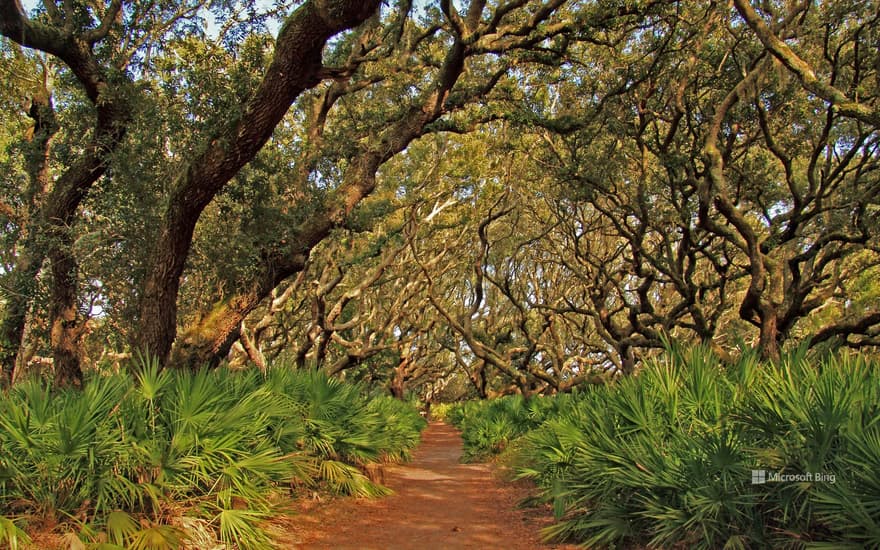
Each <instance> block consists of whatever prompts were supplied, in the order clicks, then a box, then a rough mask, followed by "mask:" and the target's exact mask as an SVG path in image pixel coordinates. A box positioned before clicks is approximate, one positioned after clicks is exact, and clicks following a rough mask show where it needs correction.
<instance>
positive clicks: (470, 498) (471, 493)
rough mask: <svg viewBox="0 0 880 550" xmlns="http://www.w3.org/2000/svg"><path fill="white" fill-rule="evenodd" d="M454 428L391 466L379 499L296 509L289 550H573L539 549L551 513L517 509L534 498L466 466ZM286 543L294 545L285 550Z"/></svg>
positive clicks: (484, 468)
mask: <svg viewBox="0 0 880 550" xmlns="http://www.w3.org/2000/svg"><path fill="white" fill-rule="evenodd" d="M461 452H462V443H461V438H460V437H459V435H458V432H457V431H456V430H455V428H453V427H451V426H448V425H446V424H443V423H433V424H431V425H430V426H428V428H427V429H426V430H425V431H424V432H423V434H422V443H421V445H420V446H419V448H418V449H417V450H416V452H415V454H414V456H413V461H412V462H410V463H408V464H402V465H396V466H390V467H388V468H386V470H385V479H384V482H385V483H384V484H385V485H386V486H387V487H389V488H390V489H392V490H393V491H394V494H393V495H391V496H389V497H386V498H382V499H375V500H369V499H353V498H345V499H336V500H333V501H330V502H324V503H321V502H301V503H298V506H297V507H298V512H299V513H298V514H297V515H296V516H295V517H294V518H292V520H290V523H288V527H289V530H288V535H289V538H288V537H285V538H288V540H287V541H286V544H285V547H288V548H304V549H306V548H307V549H321V548H327V549H334V550H337V549H352V550H354V549H357V550H368V549H377V550H379V549H381V550H391V549H393V550H398V549H400V550H404V549H414V550H416V549H417V550H430V549H435V548H437V549H448V548H480V549H483V548H503V549H505V550H536V549H541V548H543V549H551V548H557V549H571V548H576V547H575V546H569V545H555V546H554V545H547V544H542V543H541V540H540V534H539V531H540V529H541V528H542V527H545V526H547V525H549V524H550V523H551V521H552V519H551V517H550V514H549V511H548V510H547V509H546V508H537V509H536V508H532V509H526V510H523V509H517V504H518V503H519V501H521V500H522V499H523V498H524V497H526V496H527V495H528V494H529V490H530V488H529V486H528V485H527V484H524V483H512V484H511V483H504V482H502V481H501V480H499V479H498V478H497V477H496V476H495V475H493V468H492V467H491V466H489V465H485V464H461V463H459V457H460V456H461ZM288 545H289V546H288Z"/></svg>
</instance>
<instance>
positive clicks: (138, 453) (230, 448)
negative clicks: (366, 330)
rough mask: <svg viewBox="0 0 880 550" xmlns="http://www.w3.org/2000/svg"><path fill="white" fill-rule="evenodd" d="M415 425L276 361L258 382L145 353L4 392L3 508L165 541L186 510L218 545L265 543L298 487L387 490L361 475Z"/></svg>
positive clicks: (404, 447) (130, 541)
mask: <svg viewBox="0 0 880 550" xmlns="http://www.w3.org/2000/svg"><path fill="white" fill-rule="evenodd" d="M423 426H424V421H423V420H422V419H421V417H420V416H419V414H418V412H417V411H415V409H413V408H412V407H410V406H409V405H407V404H405V403H400V402H392V401H390V400H386V399H382V400H370V399H369V398H368V396H367V394H366V392H365V389H364V388H363V387H361V386H358V385H352V384H344V383H342V382H340V381H338V380H336V379H332V378H328V377H327V376H326V375H324V374H322V373H318V372H314V371H295V370H293V369H291V368H289V367H287V366H284V365H279V366H277V367H276V368H273V369H270V370H269V371H268V372H267V373H266V374H265V376H264V375H263V374H261V373H259V372H258V371H246V372H232V371H229V370H227V369H216V370H211V371H208V370H203V371H199V372H195V373H190V372H180V371H172V370H160V369H159V367H158V365H157V364H156V363H155V362H154V361H141V362H140V364H139V365H138V366H137V367H136V368H135V369H134V373H133V376H126V375H121V374H120V375H114V376H95V377H93V378H90V379H88V380H87V381H86V383H85V384H84V387H83V390H82V391H81V392H79V391H68V390H65V391H52V390H50V389H49V388H48V387H46V386H45V385H44V384H42V383H41V382H39V381H29V382H25V383H23V384H19V385H16V386H15V387H13V388H12V389H11V390H10V391H9V393H8V395H5V396H3V398H2V399H0V510H2V512H0V513H3V514H6V515H7V516H8V517H12V518H16V517H17V518H24V519H27V518H28V517H34V516H37V517H42V518H44V519H52V520H56V521H61V522H67V523H73V524H74V525H76V526H78V527H77V529H78V530H79V532H80V534H81V536H82V537H83V538H85V539H87V540H93V541H99V540H103V541H110V542H113V543H114V544H117V545H119V546H126V547H128V546H131V547H137V546H138V545H143V544H148V542H149V541H153V542H149V544H148V546H149V545H150V544H151V545H152V546H150V547H167V548H176V547H177V546H179V545H180V543H181V541H182V540H184V539H185V538H186V536H187V533H186V530H185V529H181V528H179V527H177V526H176V525H175V522H177V523H180V521H178V520H177V519H176V518H181V517H193V518H199V520H200V521H203V522H205V523H206V524H207V525H208V526H209V528H210V529H211V530H213V533H214V535H215V537H216V539H218V540H220V541H221V542H224V543H229V544H231V543H234V544H235V545H237V547H239V548H263V547H267V546H269V544H270V540H269V537H268V536H267V534H266V533H265V532H264V531H263V530H262V529H261V527H260V524H261V522H262V521H264V520H265V519H266V518H268V517H270V516H271V515H274V514H276V513H278V506H277V503H278V501H279V500H281V499H280V498H279V496H283V495H284V494H285V493H286V492H288V491H290V489H291V487H303V486H304V487H316V486H324V487H326V488H327V489H329V490H331V491H336V492H340V493H346V494H354V495H361V496H375V495H381V494H386V493H387V492H388V491H387V489H385V488H384V487H381V486H379V485H377V484H375V483H373V482H372V481H370V480H369V479H368V478H367V477H366V476H365V475H364V473H363V472H362V469H363V468H365V467H366V466H367V464H369V463H371V462H374V461H379V460H383V461H384V460H400V459H404V458H406V457H407V456H408V452H409V450H410V449H411V448H412V447H413V446H414V445H415V444H416V443H417V442H418V434H419V430H420V429H421V428H422V427H423ZM3 519H4V520H5V519H6V518H3ZM184 523H185V522H184ZM9 524H10V525H12V526H13V527H15V524H12V523H11V522H9ZM3 525H6V524H5V523H4V524H3ZM3 532H4V533H6V535H5V536H6V537H7V538H9V536H12V535H15V536H18V535H16V533H17V531H15V530H14V529H12V528H11V527H9V526H8V525H7V527H6V528H4V531H3ZM10 534H11V535H10ZM9 540H11V539H9ZM114 541H115V542H114ZM139 541H140V542H139ZM145 541H146V542H145ZM163 541H164V542H163ZM154 543H155V544H154ZM144 547H146V546H144Z"/></svg>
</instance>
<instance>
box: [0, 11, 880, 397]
mask: <svg viewBox="0 0 880 550" xmlns="http://www.w3.org/2000/svg"><path fill="white" fill-rule="evenodd" d="M878 13H880V10H878V6H877V4H876V2H809V1H807V2H799V3H794V2H762V3H760V5H757V4H753V3H751V2H748V1H747V0H735V1H734V3H733V5H732V6H728V5H727V4H718V5H715V4H712V5H706V4H705V3H699V2H693V1H665V2H658V1H653V0H645V1H636V2H631V1H627V2H587V1H566V0H503V1H502V0H498V1H486V0H472V1H467V2H465V1H459V2H450V1H449V0H441V1H440V2H436V3H433V2H427V3H419V2H415V3H414V2H412V1H411V0H400V1H396V2H384V3H382V2H378V1H368V2H354V1H346V0H306V1H293V2H284V1H279V2H276V3H274V4H269V3H266V2H251V1H248V0H245V1H238V0H227V1H223V2H204V1H202V0H187V1H185V2H129V1H126V0H110V1H109V2H103V1H100V0H72V1H65V2H56V1H55V0H43V2H42V3H41V4H40V5H38V6H37V7H36V8H34V9H32V10H29V11H28V10H25V9H24V8H23V7H22V5H21V4H20V3H19V2H18V1H17V0H0V34H2V35H3V36H4V37H5V38H4V39H3V41H2V42H0V70H2V72H3V74H4V78H3V79H2V81H0V82H2V84H0V85H2V86H3V90H2V93H0V101H2V102H3V109H0V120H2V130H0V148H2V152H0V162H2V164H3V170H2V172H0V221H2V234H0V236H2V240H0V260H2V262H3V263H2V271H0V282H2V284H0V291H2V311H0V313H2V316H0V361H2V365H3V373H4V379H5V382H6V383H10V382H12V381H13V380H15V379H17V378H18V377H21V376H24V375H25V374H26V373H27V372H29V371H35V370H39V369H41V368H48V367H51V372H52V373H53V376H54V379H55V381H56V383H58V384H62V385H78V384H80V383H81V380H82V376H83V370H84V369H86V370H88V369H100V368H110V367H112V366H113V365H114V362H116V361H118V360H119V359H120V358H122V357H126V356H129V355H131V354H133V353H147V354H150V355H153V356H155V357H157V358H158V360H159V361H160V362H161V363H162V364H164V365H168V366H172V367H176V368H194V367H198V366H201V365H217V364H219V363H221V362H223V361H228V362H229V363H230V364H233V365H248V366H252V367H254V368H265V366H266V363H267V361H272V360H274V359H275V358H277V357H279V356H281V355H285V356H289V357H291V358H292V359H293V362H294V363H295V364H297V365H299V366H301V367H303V368H306V367H308V368H320V369H325V370H327V371H329V372H330V373H333V374H337V375H343V376H348V377H351V378H358V379H364V380H370V381H373V382H375V383H381V384H384V385H385V386H386V387H387V388H388V389H389V391H390V392H392V393H393V394H395V395H403V394H404V392H405V391H407V390H416V391H419V392H420V393H421V395H422V396H423V397H432V396H437V395H440V394H444V393H445V394H448V395H452V396H457V395H462V394H465V393H473V394H476V395H480V396H489V395H497V394H501V393H510V392H519V393H524V394H527V395H528V394H531V393H536V392H563V391H567V390H569V389H571V388H573V387H575V386H577V385H580V384H588V383H601V382H602V381H604V380H606V379H607V378H608V377H612V376H618V375H623V376H626V375H629V374H631V373H633V372H635V371H636V370H637V369H638V366H639V365H640V364H641V362H642V361H643V360H644V359H645V358H646V357H649V356H651V355H652V354H654V353H655V352H656V350H658V349H661V348H663V347H664V346H665V345H666V344H667V343H668V342H671V341H684V342H701V343H703V344H705V345H707V346H710V347H712V348H713V349H714V350H715V351H716V352H717V353H718V354H719V355H721V356H729V355H731V354H733V353H735V351H736V349H737V348H738V347H741V346H751V347H755V348H757V349H758V350H759V352H760V353H761V354H762V355H763V356H764V357H766V358H769V359H774V358H777V357H778V356H779V354H780V350H781V349H783V348H784V347H785V346H792V345H798V344H800V343H802V342H805V343H806V344H805V345H809V346H849V347H853V348H859V349H865V350H869V349H874V348H876V346H877V345H878V344H880V307H878V303H880V302H878V295H880V286H878V284H877V275H878V273H880V248H878V244H880V243H878V232H880V220H878V217H880V179H878V175H880V170H878V168H880V164H878V162H880V157H878V146H880V100H878V94H880V47H878V45H880V20H878V17H880V16H878Z"/></svg>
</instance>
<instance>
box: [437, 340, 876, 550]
mask: <svg viewBox="0 0 880 550" xmlns="http://www.w3.org/2000/svg"><path fill="white" fill-rule="evenodd" d="M449 417H450V418H451V419H453V420H454V421H455V422H457V423H458V424H459V425H460V426H461V427H462V428H463V429H464V437H465V441H466V445H467V446H468V449H467V452H468V453H469V454H470V455H471V456H487V455H490V454H492V453H497V452H499V451H500V450H502V449H503V448H508V449H509V450H508V451H507V452H506V454H507V455H508V456H509V457H510V459H511V460H512V463H513V464H514V465H515V468H516V471H517V472H518V475H519V476H520V477H526V478H530V479H533V480H535V482H536V483H537V484H538V486H539V487H540V496H539V498H540V500H542V501H545V502H549V503H552V505H553V508H554V510H555V512H556V515H557V519H558V522H557V523H556V524H555V525H554V526H552V527H550V528H548V529H547V531H546V535H547V536H549V537H552V538H561V539H571V540H576V541H580V542H584V543H586V544H587V545H588V546H590V547H594V546H597V547H610V546H614V545H617V544H622V543H627V544H628V543H637V544H649V545H651V546H654V547H660V548H673V547H684V546H686V547H688V548H707V549H708V548H803V547H808V548H877V547H878V546H880V499H878V495H880V474H878V472H880V365H878V364H877V363H876V362H869V361H866V360H864V359H863V358H860V357H856V356H829V357H815V356H812V355H809V354H806V353H804V350H803V348H802V349H801V350H799V351H797V352H793V353H790V354H787V355H786V356H784V357H783V358H782V360H781V361H779V362H777V363H773V364H765V363H762V362H760V361H758V360H756V358H755V357H754V356H753V355H748V354H746V355H744V356H743V357H742V358H741V359H739V360H738V361H737V362H736V363H734V364H731V365H727V366H723V365H722V364H721V363H720V362H719V361H718V359H717V358H716V357H715V356H713V355H712V354H711V353H710V352H708V351H706V350H704V349H700V348H696V349H693V350H691V351H688V352H684V351H681V350H677V349H675V350H672V351H671V352H668V353H667V354H666V355H664V356H663V357H662V358H660V359H658V360H656V361H654V362H653V363H652V364H651V365H650V366H649V368H646V369H645V370H644V371H643V372H642V373H641V374H639V375H638V376H636V377H633V378H628V379H624V380H621V381H620V383H617V384H614V385H612V386H607V387H589V388H586V389H584V390H583V391H578V392H576V393H574V394H572V395H564V396H556V397H535V398H533V399H531V400H529V401H524V400H523V399H522V398H520V397H504V398H501V399H497V400H494V401H482V402H471V403H466V404H463V405H461V406H460V407H458V408H457V409H453V410H452V411H450V413H449ZM777 475H778V476H779V477H776V476H777ZM761 476H763V477H761ZM785 476H794V477H788V478H786V477H785ZM764 481H766V483H764Z"/></svg>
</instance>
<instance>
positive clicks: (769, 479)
mask: <svg viewBox="0 0 880 550" xmlns="http://www.w3.org/2000/svg"><path fill="white" fill-rule="evenodd" d="M777 482H793V483H836V482H837V476H836V475H834V474H832V473H827V472H804V473H790V474H789V473H781V472H772V471H771V472H768V471H767V470H752V485H764V484H766V483H777Z"/></svg>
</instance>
